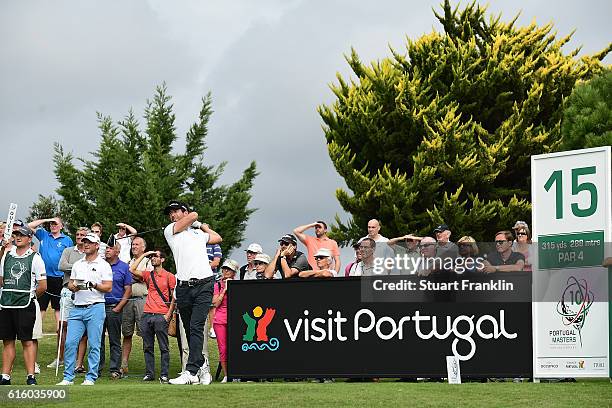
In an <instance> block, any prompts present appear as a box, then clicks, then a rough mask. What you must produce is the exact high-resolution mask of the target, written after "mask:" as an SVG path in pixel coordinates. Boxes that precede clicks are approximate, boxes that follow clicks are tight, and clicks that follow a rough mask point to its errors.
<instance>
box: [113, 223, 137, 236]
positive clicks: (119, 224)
mask: <svg viewBox="0 0 612 408" xmlns="http://www.w3.org/2000/svg"><path fill="white" fill-rule="evenodd" d="M117 226H118V227H123V228H125V229H126V230H127V231H128V232H129V235H136V234H138V231H136V228H134V227H132V226H131V225H128V224H126V223H125V222H120V223H118V224H117Z"/></svg>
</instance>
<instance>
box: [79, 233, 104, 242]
mask: <svg viewBox="0 0 612 408" xmlns="http://www.w3.org/2000/svg"><path fill="white" fill-rule="evenodd" d="M82 240H83V241H89V242H91V243H93V244H99V243H100V237H99V236H98V234H94V233H93V232H90V233H88V234H87V235H85V237H83V239H82Z"/></svg>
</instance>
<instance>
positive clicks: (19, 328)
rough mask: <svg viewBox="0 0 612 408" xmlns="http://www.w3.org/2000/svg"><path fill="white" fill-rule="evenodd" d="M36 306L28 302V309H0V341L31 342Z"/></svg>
mask: <svg viewBox="0 0 612 408" xmlns="http://www.w3.org/2000/svg"><path fill="white" fill-rule="evenodd" d="M36 306H37V305H36V303H35V302H30V304H29V305H28V307H24V308H20V309H7V308H3V309H0V322H2V324H0V340H15V338H17V340H21V341H28V340H33V339H34V336H33V334H34V324H35V322H36Z"/></svg>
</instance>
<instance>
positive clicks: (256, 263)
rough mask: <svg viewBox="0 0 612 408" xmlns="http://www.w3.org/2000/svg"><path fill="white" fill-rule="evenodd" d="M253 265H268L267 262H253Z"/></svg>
mask: <svg viewBox="0 0 612 408" xmlns="http://www.w3.org/2000/svg"><path fill="white" fill-rule="evenodd" d="M253 265H255V266H259V265H267V263H265V262H260V261H255V262H253Z"/></svg>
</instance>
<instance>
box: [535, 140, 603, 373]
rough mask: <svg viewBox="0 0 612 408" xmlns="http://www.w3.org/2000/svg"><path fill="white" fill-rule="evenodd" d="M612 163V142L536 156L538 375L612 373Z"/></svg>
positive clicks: (536, 324) (536, 327)
mask: <svg viewBox="0 0 612 408" xmlns="http://www.w3.org/2000/svg"><path fill="white" fill-rule="evenodd" d="M610 164H611V158H610V147H609V146H607V147H600V148H592V149H584V150H574V151H568V152H560V153H553V154H545V155H538V156H532V158H531V195H532V197H531V199H532V205H533V208H532V215H533V222H532V226H533V231H532V232H533V235H532V236H533V240H534V256H533V258H534V262H533V302H534V304H533V342H534V343H533V344H534V345H533V373H534V378H536V379H537V378H547V377H549V378H550V377H609V376H610V348H609V344H610V331H609V329H610V321H609V317H610V309H609V308H610V305H609V295H610V294H609V284H610V283H612V282H610V280H609V277H608V271H607V269H606V268H604V267H603V266H602V262H603V261H604V258H605V257H606V256H610V255H609V254H607V253H608V252H609V249H608V251H606V247H608V248H609V245H610V244H609V243H610V241H611V239H612V206H611V197H610V196H611V188H610V177H611V172H610ZM536 248H537V249H536Z"/></svg>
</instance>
